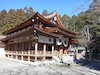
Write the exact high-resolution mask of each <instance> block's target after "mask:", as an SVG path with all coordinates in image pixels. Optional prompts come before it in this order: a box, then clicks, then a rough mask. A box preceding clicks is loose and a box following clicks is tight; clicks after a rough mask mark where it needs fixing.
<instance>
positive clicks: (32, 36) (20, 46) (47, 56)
mask: <svg viewBox="0 0 100 75" xmlns="http://www.w3.org/2000/svg"><path fill="white" fill-rule="evenodd" d="M3 34H4V35H7V37H6V38H5V39H3V40H2V41H3V42H4V43H5V45H6V47H5V51H6V54H5V55H6V57H9V58H13V59H19V60H26V61H33V62H35V61H45V60H52V56H60V55H67V54H68V48H70V47H71V44H72V43H73V42H75V40H74V39H77V37H76V35H77V34H76V33H74V32H72V31H70V30H68V29H66V28H65V27H64V26H63V25H62V23H61V21H60V19H59V17H58V14H57V13H56V11H54V12H52V13H50V14H48V13H46V10H45V11H44V12H43V14H42V15H40V14H39V13H38V12H37V13H35V14H34V16H32V17H31V18H30V19H28V20H26V21H25V22H23V23H21V24H19V25H16V26H15V27H13V28H11V29H9V30H7V31H5V32H4V33H3Z"/></svg>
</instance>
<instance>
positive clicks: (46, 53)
mask: <svg viewBox="0 0 100 75" xmlns="http://www.w3.org/2000/svg"><path fill="white" fill-rule="evenodd" d="M6 54H29V55H30V54H31V55H32V54H33V55H35V50H29V51H6ZM37 54H38V55H52V51H45V53H44V51H42V50H38V51H37ZM59 54H60V52H59V51H54V52H53V55H59Z"/></svg>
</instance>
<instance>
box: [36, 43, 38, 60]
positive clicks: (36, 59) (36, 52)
mask: <svg viewBox="0 0 100 75" xmlns="http://www.w3.org/2000/svg"><path fill="white" fill-rule="evenodd" d="M37 49H38V43H35V62H36V61H37Z"/></svg>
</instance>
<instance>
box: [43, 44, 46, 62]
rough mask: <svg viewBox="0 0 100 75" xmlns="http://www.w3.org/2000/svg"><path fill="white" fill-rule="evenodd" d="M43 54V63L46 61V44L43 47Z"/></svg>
mask: <svg viewBox="0 0 100 75" xmlns="http://www.w3.org/2000/svg"><path fill="white" fill-rule="evenodd" d="M43 54H44V57H43V61H45V58H46V56H45V55H46V44H44V46H43Z"/></svg>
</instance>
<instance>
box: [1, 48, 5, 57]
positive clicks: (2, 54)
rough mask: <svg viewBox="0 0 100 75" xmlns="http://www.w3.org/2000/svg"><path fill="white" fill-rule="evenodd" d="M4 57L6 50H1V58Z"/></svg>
mask: <svg viewBox="0 0 100 75" xmlns="http://www.w3.org/2000/svg"><path fill="white" fill-rule="evenodd" d="M4 56H5V49H4V48H0V57H4Z"/></svg>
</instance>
